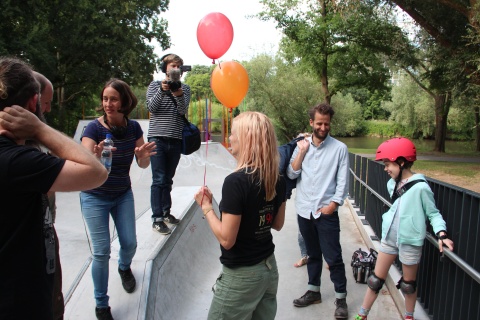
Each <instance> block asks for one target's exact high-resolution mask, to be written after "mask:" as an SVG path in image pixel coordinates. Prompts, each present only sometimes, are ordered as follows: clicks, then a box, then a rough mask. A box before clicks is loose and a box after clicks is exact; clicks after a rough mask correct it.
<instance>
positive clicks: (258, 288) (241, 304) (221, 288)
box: [208, 254, 278, 320]
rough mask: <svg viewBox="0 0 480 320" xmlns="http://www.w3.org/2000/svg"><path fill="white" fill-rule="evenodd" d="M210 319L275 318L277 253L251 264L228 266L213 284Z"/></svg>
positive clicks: (263, 319)
mask: <svg viewBox="0 0 480 320" xmlns="http://www.w3.org/2000/svg"><path fill="white" fill-rule="evenodd" d="M214 288H215V290H214V294H213V299H212V303H211V305H210V310H209V311H208V320H216V319H223V320H227V319H252V320H260V319H262V320H267V319H272V320H273V319H275V315H276V313H277V290H278V268H277V261H276V260H275V255H274V254H272V255H271V256H270V257H268V258H267V259H265V260H263V261H262V262H260V263H258V264H256V265H253V266H248V267H237V268H233V269H231V268H228V267H226V266H222V273H221V274H220V276H219V277H218V279H217V282H216V283H215V286H214Z"/></svg>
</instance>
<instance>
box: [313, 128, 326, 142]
mask: <svg viewBox="0 0 480 320" xmlns="http://www.w3.org/2000/svg"><path fill="white" fill-rule="evenodd" d="M328 132H329V131H326V132H325V133H320V130H313V135H314V136H315V138H317V139H319V140H325V138H326V137H327V136H328Z"/></svg>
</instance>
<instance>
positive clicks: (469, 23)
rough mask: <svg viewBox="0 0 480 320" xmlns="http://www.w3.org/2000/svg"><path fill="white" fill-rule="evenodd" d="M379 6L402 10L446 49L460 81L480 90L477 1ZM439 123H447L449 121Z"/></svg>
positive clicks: (397, 0) (409, 0)
mask: <svg viewBox="0 0 480 320" xmlns="http://www.w3.org/2000/svg"><path fill="white" fill-rule="evenodd" d="M376 2H377V3H378V4H380V5H384V4H385V3H388V4H395V5H397V6H398V7H399V8H401V9H402V10H403V11H404V12H405V13H407V14H408V15H409V16H410V17H411V18H412V19H413V20H415V22H416V23H417V24H418V25H419V26H420V27H421V28H422V29H423V30H424V31H425V32H427V33H428V34H429V35H430V36H431V38H432V39H433V41H434V42H435V43H436V45H437V46H438V47H440V48H442V50H443V51H444V55H445V57H446V59H445V60H444V62H445V63H447V64H451V63H454V64H455V65H457V66H459V67H458V69H457V75H458V77H460V76H463V78H464V80H466V81H468V83H469V84H470V85H473V86H475V87H478V86H480V72H479V70H480V59H479V58H478V44H479V43H480V40H479V39H480V12H479V11H480V3H479V2H478V1H477V0H442V1H436V0H383V1H380V0H379V1H376ZM457 79H458V78H457ZM467 90H468V91H469V92H470V94H478V89H477V88H469V89H467ZM459 91H460V92H464V91H463V90H459ZM452 94H454V93H452ZM442 99H443V100H445V101H447V102H448V101H451V99H450V100H447V99H446V97H444V98H441V99H440V100H442ZM439 103H441V101H439ZM474 108H475V114H477V115H478V112H479V111H478V104H477V105H476V106H475V107H474ZM476 119H477V123H476V127H477V151H480V125H479V120H480V119H479V118H478V116H477V118H476ZM438 120H440V121H443V122H444V123H447V119H446V118H445V119H437V121H438ZM437 130H441V128H437ZM444 131H446V130H444ZM444 131H442V132H437V134H436V143H437V135H440V134H443V133H444ZM438 147H440V148H441V145H440V146H436V149H437V148H438Z"/></svg>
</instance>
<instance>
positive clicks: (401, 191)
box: [392, 179, 427, 203]
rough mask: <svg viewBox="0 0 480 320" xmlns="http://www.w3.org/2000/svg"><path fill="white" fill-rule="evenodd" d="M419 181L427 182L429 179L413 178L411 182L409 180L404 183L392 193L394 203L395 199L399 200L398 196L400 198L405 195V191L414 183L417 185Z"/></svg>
mask: <svg viewBox="0 0 480 320" xmlns="http://www.w3.org/2000/svg"><path fill="white" fill-rule="evenodd" d="M419 182H425V183H427V181H425V180H423V179H419V180H413V181H410V182H407V183H405V184H404V185H403V187H401V188H400V189H397V190H395V191H394V192H393V195H392V203H394V202H395V200H397V199H398V198H400V197H401V196H403V194H404V193H405V192H407V191H408V189H410V188H411V187H413V186H414V185H416V184H417V183H419Z"/></svg>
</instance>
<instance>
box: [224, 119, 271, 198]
mask: <svg viewBox="0 0 480 320" xmlns="http://www.w3.org/2000/svg"><path fill="white" fill-rule="evenodd" d="M233 128H234V129H235V135H236V138H237V140H238V147H239V150H238V154H237V155H236V158H237V167H236V169H235V170H237V171H240V170H245V171H246V172H247V173H248V174H256V175H257V177H258V179H259V184H260V185H262V184H263V186H264V187H265V193H266V199H267V200H268V201H270V200H272V199H273V198H274V197H275V195H276V191H275V186H276V184H277V181H278V177H279V172H278V170H279V169H278V166H279V161H280V159H279V154H278V148H277V137H276V135H275V129H274V127H273V124H272V122H271V121H270V119H269V118H268V117H267V116H266V115H264V114H263V113H260V112H243V113H241V114H240V115H238V116H237V117H235V118H234V119H233V123H232V129H233Z"/></svg>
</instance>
